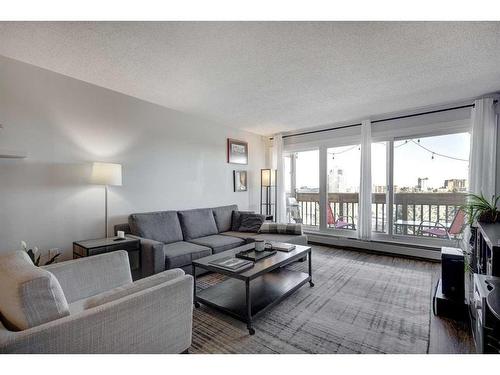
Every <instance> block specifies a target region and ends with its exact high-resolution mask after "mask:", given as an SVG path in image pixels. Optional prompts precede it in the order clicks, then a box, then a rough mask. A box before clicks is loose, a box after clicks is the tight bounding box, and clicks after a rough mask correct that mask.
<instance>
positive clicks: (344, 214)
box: [288, 193, 466, 236]
mask: <svg viewBox="0 0 500 375" xmlns="http://www.w3.org/2000/svg"><path fill="white" fill-rule="evenodd" d="M465 195H466V194H465V193H396V194H394V206H393V216H394V219H393V233H394V234H403V235H413V236H429V234H426V233H422V231H420V230H419V229H421V228H419V227H420V223H421V222H427V223H432V224H434V223H436V222H439V223H440V224H442V225H443V226H445V227H449V225H450V223H451V222H452V221H453V218H454V217H455V214H456V212H457V210H458V208H459V207H460V206H461V205H462V204H463V203H464V202H465ZM295 197H296V200H297V203H298V207H296V209H295V210H291V209H290V208H289V210H288V215H289V220H290V221H291V222H294V221H297V222H302V223H303V224H304V225H307V226H316V227H317V226H319V220H320V219H319V218H320V211H319V208H320V207H319V194H318V193H296V195H295ZM358 202H359V197H358V194H357V193H329V194H328V204H329V205H330V208H331V216H330V215H329V217H330V218H329V220H328V221H329V223H328V224H327V226H328V227H330V228H340V229H355V228H357V226H358ZM386 205H387V202H386V194H385V193H374V194H373V195H372V230H373V231H375V232H381V233H386V232H387V221H388V220H387V209H386V208H387V207H386ZM332 218H333V222H332ZM345 222H347V223H349V224H350V225H345V224H344V223H345ZM427 225H430V224H427Z"/></svg>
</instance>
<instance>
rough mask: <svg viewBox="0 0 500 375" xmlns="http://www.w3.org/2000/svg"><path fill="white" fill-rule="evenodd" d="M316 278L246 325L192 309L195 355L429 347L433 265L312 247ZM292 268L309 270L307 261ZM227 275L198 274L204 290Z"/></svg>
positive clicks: (192, 350) (208, 310)
mask: <svg viewBox="0 0 500 375" xmlns="http://www.w3.org/2000/svg"><path fill="white" fill-rule="evenodd" d="M312 259H313V279H314V283H315V286H314V287H312V288H311V287H310V286H309V285H308V284H306V285H304V286H303V287H302V288H301V289H299V290H297V291H296V292H295V293H294V294H292V295H291V296H289V297H288V298H287V299H285V300H284V301H282V302H281V303H280V304H278V305H277V306H275V307H273V308H271V309H270V310H268V311H267V312H266V313H264V314H263V315H261V316H259V317H258V318H257V319H256V320H255V322H254V328H255V330H256V333H255V335H253V336H250V335H249V334H248V331H247V329H246V325H245V324H244V323H242V322H239V321H238V320H235V319H233V318H231V317H228V316H226V315H224V314H222V313H219V312H217V311H215V310H213V309H211V308H209V307H207V306H203V305H202V306H201V307H200V308H198V309H195V310H194V319H193V343H192V346H191V348H190V350H189V351H190V353H239V354H244V353H426V352H427V351H428V345H429V330H430V311H431V308H430V301H431V293H432V285H431V284H432V272H433V269H434V268H433V267H435V265H434V264H432V263H429V262H425V261H418V260H409V259H403V258H397V257H391V256H383V255H375V254H366V253H361V252H356V251H345V250H339V249H334V248H328V247H323V246H313V258H312ZM289 268H291V269H295V270H302V271H304V272H306V270H307V262H302V263H300V262H298V263H294V264H292V265H290V266H289ZM222 280H224V277H223V276H221V275H217V274H209V275H205V276H202V277H199V278H198V283H197V284H198V288H199V289H204V288H208V287H210V286H211V285H214V284H216V283H218V282H221V281H222Z"/></svg>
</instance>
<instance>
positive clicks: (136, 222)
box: [128, 211, 183, 243]
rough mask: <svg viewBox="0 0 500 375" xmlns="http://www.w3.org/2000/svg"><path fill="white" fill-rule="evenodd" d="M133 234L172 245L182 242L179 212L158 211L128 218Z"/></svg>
mask: <svg viewBox="0 0 500 375" xmlns="http://www.w3.org/2000/svg"><path fill="white" fill-rule="evenodd" d="M128 222H129V225H130V231H131V232H132V234H134V235H136V236H139V237H143V238H149V239H151V240H155V241H159V242H164V243H172V242H178V241H182V240H183V237H182V230H181V225H180V223H179V218H178V217H177V211H158V212H145V213H140V214H132V215H130V216H129V218H128Z"/></svg>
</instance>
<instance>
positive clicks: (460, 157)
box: [393, 133, 470, 239]
mask: <svg viewBox="0 0 500 375" xmlns="http://www.w3.org/2000/svg"><path fill="white" fill-rule="evenodd" d="M393 148H394V183H393V191H394V203H393V233H394V235H396V236H398V235H399V236H406V237H413V238H442V239H448V238H455V237H456V235H457V233H455V234H453V233H449V232H450V227H451V224H452V222H453V220H454V219H455V217H456V215H457V212H458V209H459V207H460V206H461V205H462V204H464V203H465V196H466V192H467V190H468V186H469V183H468V172H469V168H468V166H469V151H470V150H469V148H470V136H469V133H458V134H447V135H438V136H430V137H421V138H405V139H398V140H396V141H394V145H393Z"/></svg>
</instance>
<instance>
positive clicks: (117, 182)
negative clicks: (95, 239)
mask: <svg viewBox="0 0 500 375" xmlns="http://www.w3.org/2000/svg"><path fill="white" fill-rule="evenodd" d="M91 180H92V183H93V184H96V185H104V225H105V229H104V230H105V232H104V236H105V237H107V236H108V186H122V166H121V164H115V163H99V162H94V163H93V164H92V178H91Z"/></svg>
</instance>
